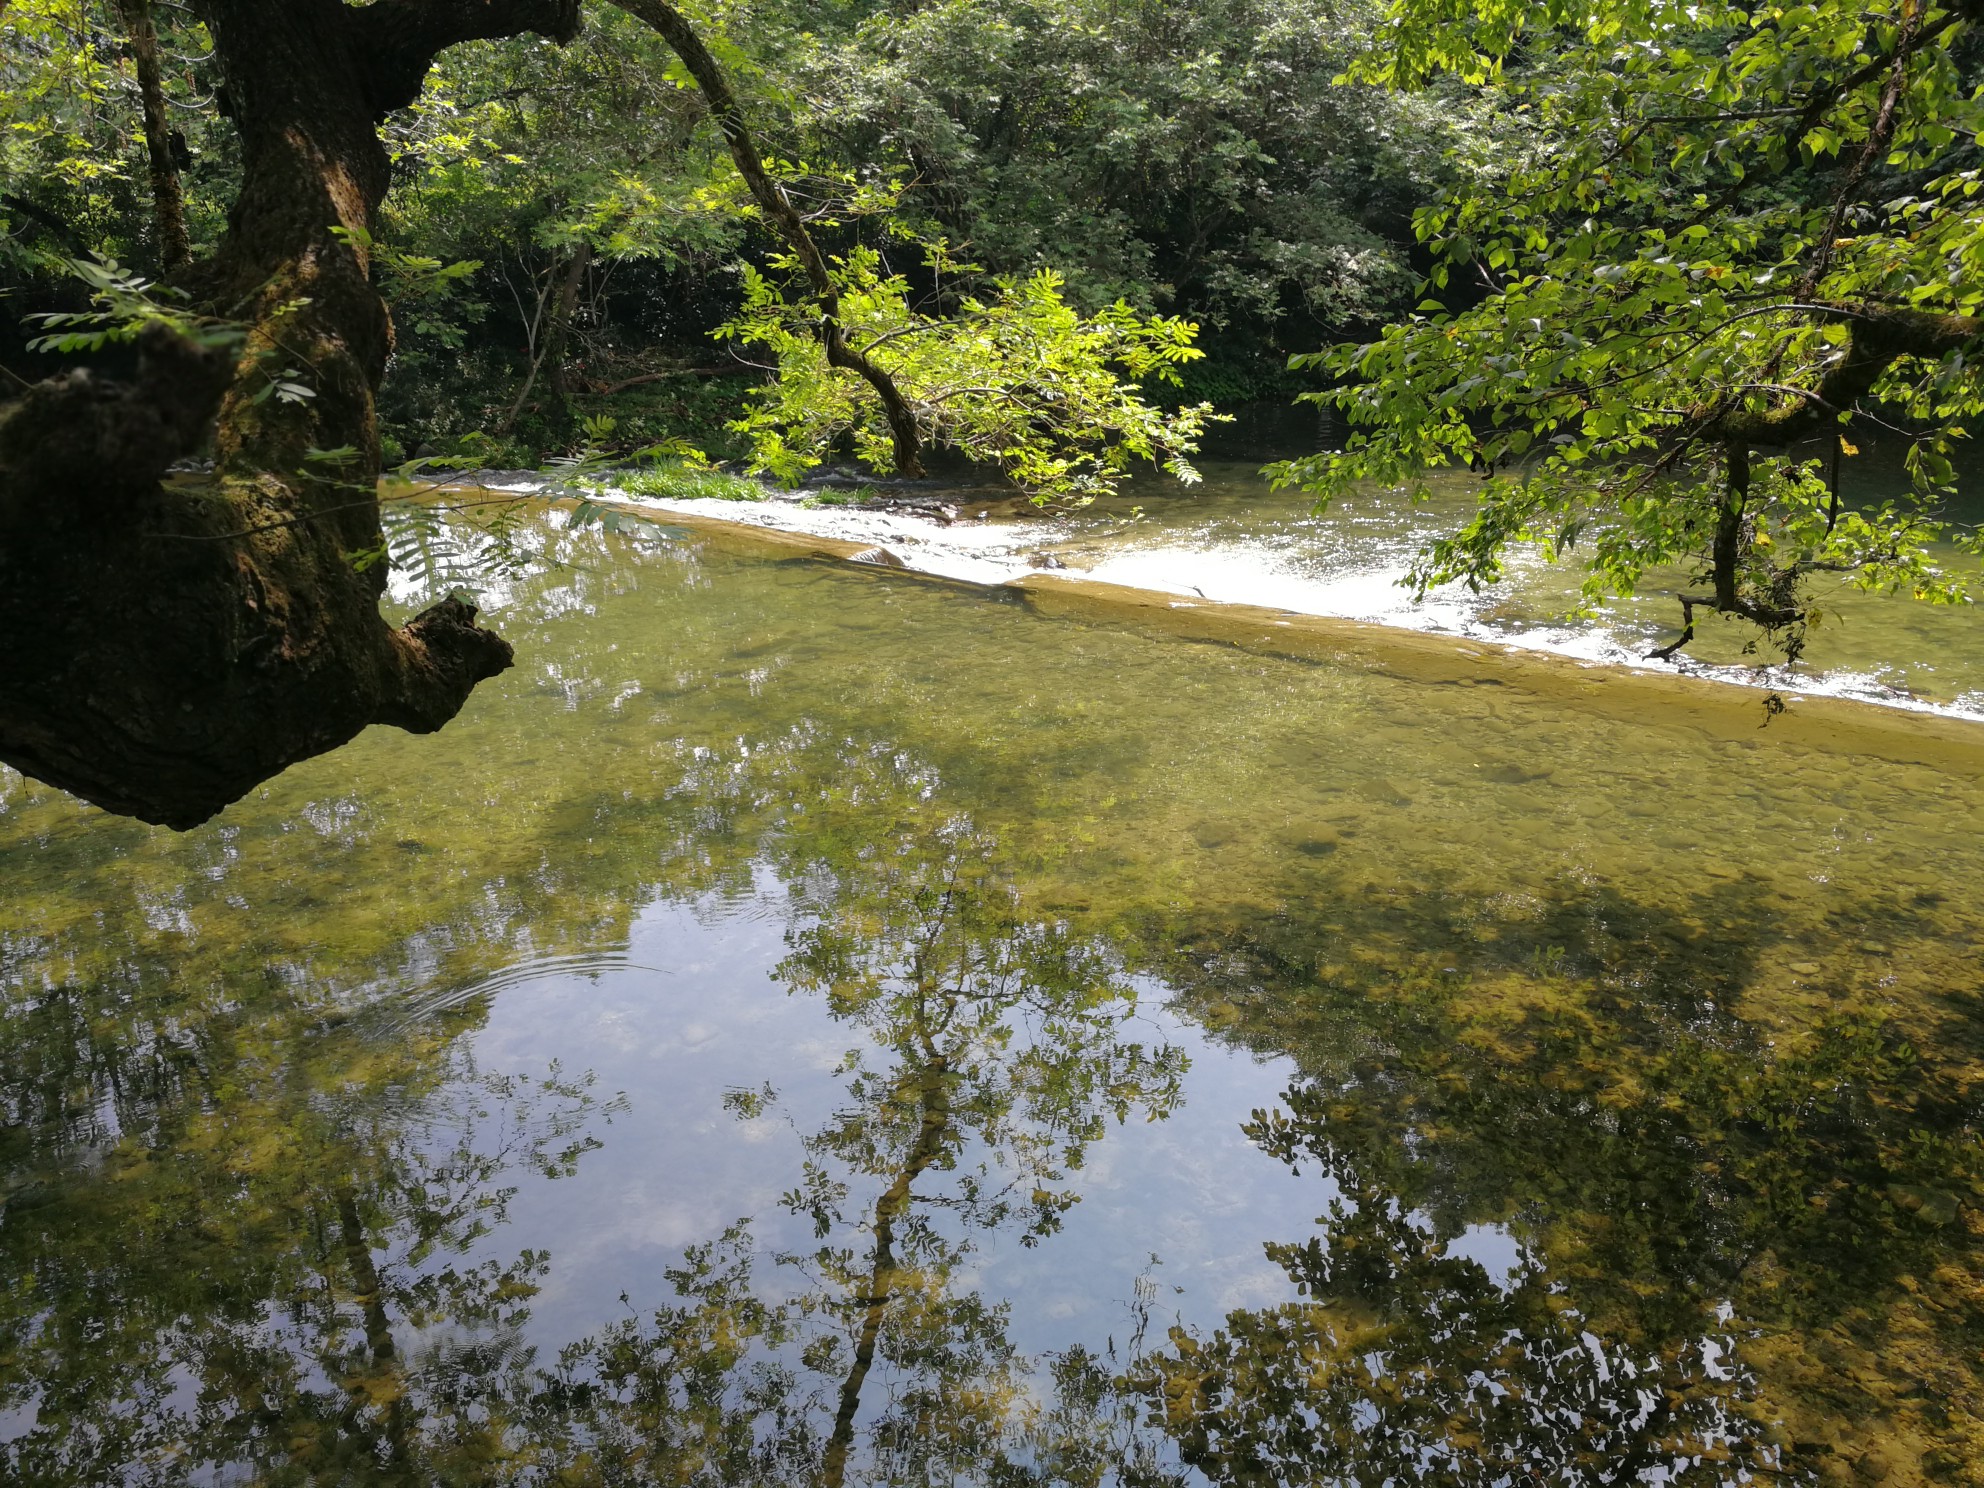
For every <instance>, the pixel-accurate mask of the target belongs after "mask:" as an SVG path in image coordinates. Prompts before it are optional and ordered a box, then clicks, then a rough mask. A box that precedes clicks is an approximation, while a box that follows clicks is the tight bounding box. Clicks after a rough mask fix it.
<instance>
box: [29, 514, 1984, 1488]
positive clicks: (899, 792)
mask: <svg viewBox="0 0 1984 1488" xmlns="http://www.w3.org/2000/svg"><path fill="white" fill-rule="evenodd" d="M543 556H544V558H545V560H546V561H545V564H544V565H543V567H542V570H541V571H540V572H538V573H536V574H535V575H534V576H531V577H528V578H526V579H524V580H523V581H521V582H519V583H518V584H516V585H514V586H512V587H510V588H507V589H506V590H504V591H503V592H502V593H501V594H500V595H499V596H498V598H499V599H500V600H501V603H502V608H503V613H502V614H501V616H500V620H501V624H502V626H503V628H504V630H505V632H506V633H507V634H508V635H510V637H511V638H512V639H513V640H515V641H516V642H517V645H518V652H519V657H520V663H519V666H518V668H517V669H516V670H515V671H513V672H511V673H509V674H507V675H506V676H505V677H504V678H502V679H499V680H498V681H497V682H495V683H493V684H488V685H485V687H484V688H483V689H482V690H481V691H480V692H478V694H477V697H476V699H475V700H474V702H473V703H472V704H471V706H470V708H469V709H468V711H467V712H466V713H465V714H464V716H463V717H462V718H461V719H460V720H459V721H458V722H457V723H456V724H454V725H451V726H450V728H449V729H447V730H445V731H444V732H443V733H441V734H439V735H437V736H434V737H432V738H428V739H418V740H416V739H411V738H408V737H406V736H403V735H399V734H394V733H389V732H385V731H374V732H372V733H369V734H367V735H366V736H365V737H363V738H362V739H361V740H359V741H358V742H357V743H356V744H354V745H353V746H351V747H350V748H348V749H346V750H343V751H340V752H338V753H337V754H335V755H333V756H331V757H329V758H326V759H323V760H318V761H314V762H312V763H310V764H308V765H306V766H303V767H300V768H298V769H296V770H293V771H291V772H289V773H288V774H287V775H285V776H284V777H282V778H281V779H280V780H278V781H276V782H274V783H273V784H271V785H270V786H269V787H267V788H266V789H264V790H263V791H262V792H260V793H259V794H258V795H257V796H256V797H255V798H253V799H250V800H248V801H245V802H243V803H241V804H240V805H239V806H237V807H235V808H233V809H231V810H230V811H229V812H227V813H226V814H224V815H223V816H222V817H221V818H220V819H219V820H218V821H216V822H214V823H212V824H209V825H208V826H207V827H204V828H202V829H200V830H199V831H197V832H193V833H189V834H185V835H183V836H175V835H172V834H169V833H165V832H158V831H153V830H150V829H146V828H143V827H139V826H135V825H133V824H131V823H128V822H124V821H119V820H115V819H111V818H107V817H105V816H103V815H101V814H100V813H96V812H92V811H89V810H87V809H85V808H81V807H78V806H76V805H74V804H73V803H72V802H70V801H68V800H67V799H65V798H63V797H61V796H59V795H58V794H56V793H54V792H50V791H46V790H44V789H42V788H40V787H36V786H33V785H30V784H26V783H23V782H21V781H20V780H19V779H18V778H17V777H13V776H6V777H4V778H3V780H4V783H0V884H4V886H5V892H4V908H0V998H3V999H4V1000H3V1001H0V1019H3V1020H4V1021H0V1040H4V1044H0V1048H4V1051H5V1053H4V1059H0V1099H4V1102H5V1106H4V1110H5V1122H6V1124H5V1126H4V1127H0V1201H4V1205H5V1208H4V1211H3V1212H0V1287H4V1292H3V1293H0V1296H4V1300H0V1439H3V1440H4V1443H5V1445H4V1447H0V1452H4V1457H0V1462H3V1463H4V1472H5V1475H6V1476H7V1477H8V1478H9V1480H12V1481H21V1482H32V1483H37V1484H40V1483H47V1484H64V1483H77V1484H84V1483H89V1484H94V1483H123V1482H130V1483H181V1482H184V1483H207V1482H225V1483H236V1482H266V1483H275V1484H287V1483H408V1484H412V1483H422V1484H425V1483H476V1484H481V1483H543V1484H580V1483H602V1484H604V1483H650V1482H669V1483H711V1484H715V1483H753V1482H762V1483H775V1482H777V1483H838V1482H846V1483H890V1484H898V1483H900V1484H910V1483H915V1484H930V1483H954V1482H955V1483H984V1484H1005V1483H1027V1482H1056V1483H1081V1484H1089V1483H1105V1482H1109V1483H1124V1484H1145V1483H1160V1482H1172V1481H1185V1482H1205V1481H1213V1482H1220V1483H1236V1484H1237V1483H1247V1484H1258V1483H1290V1484H1297V1483H1303V1484H1306V1483H1316V1482H1345V1483H1353V1482H1355V1483H1376V1482H1385V1481H1393V1482H1420V1481H1423V1482H1441V1483H1455V1482H1457V1483H1470V1484H1472V1483H1479V1484H1482V1485H1487V1484H1495V1483H1504V1482H1512V1481H1542V1482H1551V1483H1558V1482H1570V1483H1577V1482H1588V1483H1601V1482H1604V1483H1618V1482H1632V1481H1644V1482H1650V1483H1651V1482H1690V1483H1697V1482H1699V1483H1722V1482H1734V1481H1742V1480H1745V1479H1746V1478H1747V1479H1750V1480H1755V1479H1758V1478H1762V1479H1765V1480H1769V1481H1788V1482H1804V1481H1818V1482H1840V1483H1848V1482H1862V1481H1885V1482H1889V1483H1896V1484H1910V1483H1944V1482H1950V1483H1975V1482H1979V1481H1984V1467H1981V1466H1980V1464H1984V1418H1981V1417H1980V1413H1979V1412H1980V1407H1979V1406H1978V1404H1977V1402H1978V1401H1979V1400H1980V1399H1984V1380H1980V1377H1979V1376H1980V1374H1984V1363H1980V1360H1984V1255H1980V1246H1981V1245H1984V1181H1981V1180H1984V1161H1980V1158H1981V1157H1984V1153H1980V1146H1979V1128H1978V1098H1979V1081H1980V1078H1981V1077H1984V1000H1981V999H1980V995H1979V994H1980V988H1981V987H1984V976H1980V973H1979V971H1978V969H1977V946H1976V941H1977V937H1978V935H1979V932H1980V930H1984V914H1980V912H1979V905H1978V897H1977V893H1976V890H1975V885H1976V883H1977V882H1978V877H1979V869H1980V866H1984V848H1980V846H1979V844H1978V841H1977V834H1976V831H1975V825H1974V824H1975V822H1976V821H1977V820H1978V819H1979V816H1978V808H1979V806H1980V804H1984V802H1980V799H1979V798H1980V796H1984V783H1980V779H1979V772H1978V771H1977V770H1975V769H1971V768H1962V767H1961V761H1958V762H1957V763H1955V764H1952V765H1951V767H1950V768H1948V769H1944V768H1938V767H1933V766H1930V765H1927V764H1921V763H1903V762H1897V761H1894V760H1884V759H1880V758H1872V757H1856V756H1851V755H1846V754H1842V753H1839V752H1837V751H1831V750H1825V749H1819V748H1807V747H1803V746H1800V745H1797V744H1795V743H1792V742H1790V741H1789V740H1788V739H1787V738H1786V737H1785V736H1783V735H1782V734H1780V733H1773V732H1772V731H1770V730H1766V729H1761V728H1760V729H1757V730H1754V731H1749V730H1744V731H1741V732H1740V733H1736V734H1731V733H1729V732H1728V731H1723V732H1721V733H1717V734H1714V735H1711V734H1710V733H1707V732H1703V731H1700V730H1698V729H1697V728H1695V727H1694V726H1692V725H1691V724H1689V723H1687V722H1686V721H1684V720H1685V715H1683V714H1680V713H1672V712H1662V711H1659V710H1657V709H1650V710H1649V716H1648V717H1646V718H1644V719H1640V720H1634V721H1622V720H1620V719H1619V718H1617V717H1616V716H1598V715H1595V714H1592V713H1587V712H1581V711H1579V710H1577V709H1576V708H1574V707H1571V706H1568V705H1566V704H1565V703H1564V702H1562V701H1561V700H1557V699H1553V698H1550V697H1546V696H1543V695H1541V694H1539V693H1534V692H1529V691H1526V690H1524V689H1523V688H1521V687H1519V686H1514V685H1509V684H1506V683H1497V682H1493V681H1491V680H1489V679H1486V678H1484V679H1482V681H1481V685H1445V686H1435V685H1428V684H1422V683H1415V682H1411V681H1408V680H1405V679H1403V678H1400V677H1397V676H1392V675H1386V674H1385V673H1384V672H1382V671H1374V670H1369V669H1346V668H1332V667H1329V666H1325V665H1320V664H1314V663H1304V662H1301V661H1298V660H1291V659H1287V658H1282V657H1276V656H1269V655H1256V654H1249V653H1247V652H1244V651H1239V650H1234V649H1231V648H1227V647H1218V646H1211V645H1201V644H1192V643H1188V642H1185V641H1182V640H1180V639H1178V638H1176V637H1172V636H1166V635H1164V634H1161V633H1145V632H1142V631H1139V630H1137V629H1134V628H1130V627H1128V626H1116V625H1108V624H1082V623H1077V622H1075V621H1072V620H1066V619H1054V618H1049V617H1046V616H1043V615H1041V614H1037V613H1034V612H1032V611H1031V610H1030V609H1029V608H1028V607H1027V606H1026V605H1024V604H1022V603H1019V602H1017V600H1014V599H1001V598H999V597H996V596H986V595H982V594H976V593H970V592H965V591H960V590H955V589H947V588H943V587H940V586H935V585H932V584H930V583H927V582H924V581H920V580H918V579H917V578H915V577H914V576H902V575H890V574H882V573H877V574H873V575H866V574H861V573H857V572H849V571H847V570H843V569H835V568H830V567H827V566H824V565H820V564H814V563H804V562H800V563H776V562H769V561H760V560H750V559H743V558H735V557H727V556H723V555H721V554H718V553H716V552H713V551H711V550H709V549H707V548H704V547H702V546H700V545H699V544H698V543H697V542H696V541H695V540H693V539H691V538H689V537H687V536H686V535H683V534H675V535H670V534H669V533H667V532H660V533H650V534H645V535H642V536H638V537H634V538H607V537H604V536H601V535H598V534H590V535H585V536H580V537H574V536H571V535H563V536H556V537H551V538H548V539H547V549H546V552H545V554H544V555H543Z"/></svg>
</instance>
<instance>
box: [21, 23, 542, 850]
mask: <svg viewBox="0 0 1984 1488" xmlns="http://www.w3.org/2000/svg"><path fill="white" fill-rule="evenodd" d="M202 11H203V14H204V16H205V19H206V20H207V22H208V24H209V26H210V27H211V29H212V31H213V34H214V38H215V41H216V44H217V47H218V51H219V57H220V61H221V64H222V68H223V72H224V76H225V81H226V98H227V103H228V108H229V112H230V114H231V116H232V118H233V120H234V123H235V125H236V127H237V128H238V129H239V131H240V134H241V141H242V153H243V164H244V177H243V185H242V190H241V195H240V198H239V199H238V201H237V202H236V203H235V205H234V208H233V211H232V213H231V216H230V219H229V226H228V231H227V234H226V237H225V239H224V240H223V242H222V244H221V247H220V249H219V251H218V252H217V253H216V254H215V255H213V256H212V257H211V258H210V259H208V260H206V261H205V262H202V263H197V264H195V265H194V266H193V268H192V270H191V272H190V275H189V277H188V282H189V283H190V284H191V285H192V287H193V289H194V292H195V294H196V296H197V297H198V299H199V301H200V302H201V303H202V304H203V306H204V307H205V308H207V309H208V310H209V311H210V312H211V313H212V314H214V315H216V316H220V317H223V318H225V319H227V320H229V321H232V322H236V323H239V324H242V325H245V326H246V327H247V328H248V335H247V339H246V341H245V343H244V345H243V347H242V349H241V350H240V352H239V353H238V354H232V353H230V354H228V355H225V356H223V355H220V354H217V353H215V352H213V351H211V350H202V349H199V348H196V347H194V346H192V345H191V344H189V343H187V342H185V341H182V340H179V339H178V338H176V337H174V336H172V335H171V334H169V333H166V332H163V331H160V332H155V333H149V334H148V339H147V341H146V344H145V345H144V346H143V348H142V352H143V355H142V360H141V364H140V371H139V374H138V376H137V378H136V379H135V380H134V381H133V382H132V383H130V384H128V385H118V386H113V385H107V384H105V383H103V382H100V381H96V380H92V379H90V378H89V377H87V376H84V375H82V374H75V375H71V376H69V377H66V378H61V379H56V380H53V381H51V382H47V383H43V384H40V385H39V386H37V387H35V388H33V389H32V390H30V391H29V393H28V394H27V395H26V396H25V397H23V398H22V399H20V400H19V401H18V402H16V403H14V404H13V405H11V406H9V407H7V408H5V409H4V410H0V760H4V761H5V762H6V763H8V764H11V765H13V766H14V767H16V768H17V769H19V770H21V771H23V772H24V773H26V774H28V775H31V776H34V777H36V778H38V779H41V780H44V781H47V782H49V783H51V784H54V785H57V786H60V787H61V788H63V789H65V790H68V791H71V792H73V793H75V794H76V795H79V796H81V797H83V798H84V799H86V800H89V801H93V802H95V803H96V804H98V805H100V806H103V807H105V808H106V809H108V810H111V811H116V812H120V813H124V814H128V815H131V816H136V817H139V818H142V819H143V820H146V821H151V822H159V823H163V824H166V825H169V826H173V827H181V828H183V827H190V826H193V825H195V824H197V823H199V822H201V821H204V820H206V819H207V818H209V817H211V816H212V815H213V814H214V813H216V812H217V811H219V810H220V809H221V808H222V807H224V806H225V805H227V804H228V803H229V802H230V801H233V800H236V799H238V798H239V797H240V796H242V795H243V794H245V793H246V792H247V791H249V790H251V789H253V788H254V787H255V786H256V785H258V784H260V783H261V782H262V781H264V780H267V779H268V778H269V777H270V776H272V775H275V774H276V773H278V772H279V771H281V770H283V769H284V768H286V767H287V766H289V765H290V764H293V763H295V762H296V761H298V760H301V759H306V758H309V757H310V756H312V755H316V754H321V753H323V752H324V751H326V750H329V749H334V748H336V747H337V746H338V745H340V744H343V743H345V742H346V741H348V740H349V739H351V738H352V737H353V736H354V735H356V734H357V733H358V732H359V731H360V730H361V729H364V728H365V727H367V726H368V725H370V724H373V723H388V724H393V725H395V726H397V727H400V728H405V729H410V730H413V731H416V732H426V731H430V730H433V729H437V728H439V727H441V725H443V724H444V723H446V722H447V721H448V720H449V719H451V718H453V717H454V716H455V714H456V713H457V712H458V711H459V710H460V709H461V707H462V705H463V703H464V702H465V701H466V700H467V698H468V696H469V693H470V691H471V690H472V689H473V688H474V687H475V685H476V684H477V683H478V682H480V681H482V680H484V679H486V678H488V677H491V676H494V675H495V674H496V673H498V672H500V671H502V670H503V669H504V668H505V667H507V666H509V665H510V662H511V652H510V647H509V645H508V644H507V643H506V642H504V641H503V640H502V639H501V638H500V637H498V636H496V635H494V634H493V633H491V632H489V631H487V630H484V629H482V628H480V627H479V626H477V625H476V624H475V611H474V609H473V608H472V607H471V606H469V605H466V604H464V603H461V602H459V601H448V602H445V603H443V604H441V605H437V606H435V607H434V608H433V609H430V610H428V611H427V612H426V613H425V614H423V615H421V616H419V617H418V618H416V619H415V620H413V621H412V622H411V623H409V624H407V625H405V626H402V627H399V628H394V627H393V626H391V625H389V624H387V623H386V621H385V620H384V618H383V617H382V616H381V615H380V613H379V600H380V597H381V593H382V589H383V584H384V575H383V573H382V572H381V571H380V570H379V569H377V568H374V569H372V570H369V571H366V572H361V571H360V570H359V569H358V568H357V567H356V566H354V564H353V563H352V561H351V555H352V554H354V553H356V552H360V551H364V550H366V549H370V548H373V547H376V546H377V544H378V542H379V538H380V528H379V509H378V502H377V498H376V494H375V485H376V480H377V476H378V469H379V457H378V435H377V429H376V426H375V423H374V414H373V394H374V392H375V390H376V389H377V387H378V384H379V380H380V377H381V376H382V374H383V373H384V370H385V365H386V358H387V355H388V353H389V352H390V351H391V348H392V325H391V321H390V318H389V317H388V315H387V313H386V308H385V305H384V304H383V302H382V301H381V300H380V298H379V296H378V294H377V293H376V291H374V289H373V288H372V286H371V283H370V281H369V277H368V265H367V263H366V261H365V249H364V246H363V243H364V237H363V234H364V233H369V231H370V230H371V228H372V226H373V223H374V220H375V216H376V214H377V212H378V209H379V206H380V204H381V203H382V201H383V200H384V198H385V194H386V187H387V182H388V163H387V157H386V153H385V150H384V148H383V147H382V145H381V143H380V140H379V136H378V132H377V126H376V121H377V120H378V119H379V118H380V117H381V116H382V115H383V114H384V113H385V112H386V111H387V110H389V109H391V108H394V107H399V106H402V105H404V104H406V103H408V102H410V101H411V100H412V99H413V97H414V96H416V94H417V93H418V91H419V88H420V85H421V82H422V80H423V79H424V77H425V75H426V72H427V69H428V67H429V65H430V64H431V62H432V60H433V58H434V56H435V55H436V54H438V52H439V51H441V50H442V49H443V48H444V47H446V46H448V45H451V44H453V43H455V42H459V41H463V40H468V39H471V38H474V37H489V36H502V35H511V34H515V33H518V32H521V31H536V32H539V33H541V34H545V35H548V36H552V37H554V38H557V39H560V40H563V39H567V38H569V37H570V36H571V34H572V33H573V32H574V30H575V29H576V27H577V23H578V0H378V3H376V4H373V5H371V6H367V7H361V8H352V7H347V6H346V5H344V4H342V3H341V0H285V3H283V4H281V5H270V4H267V3H264V0H205V4H204V5H203V6H202ZM354 233H355V234H359V236H355V237H354V236H347V234H354ZM275 377H279V378H282V379H284V380H287V381H293V382H295V383H297V384H300V385H301V386H303V387H306V388H308V389H309V390H310V396H308V397H307V398H303V399H300V400H298V401H285V400H283V399H281V398H279V397H272V396H268V395H267V394H266V391H265V390H266V389H267V388H268V386H269V384H270V381H271V379H272V378H275ZM209 435H211V439H212V442H213V451H214V455H215V468H214V474H213V476H212V478H211V479H209V480H206V481H202V482H199V483H183V484H182V483H166V482H164V481H162V480H161V476H162V475H163V473H164V471H165V468H166V466H167V465H168V464H169V463H170V462H172V461H173V460H175V459H177V458H179V457H181V456H183V455H186V454H188V453H191V452H193V451H194V450H196V449H198V448H200V447H201V446H202V445H203V443H204V442H205V441H206V439H207V438H208V437H209ZM345 448H349V449H350V450H351V451H352V453H351V454H350V455H349V456H348V457H346V458H344V459H342V460H339V461H337V462H326V461H322V460H316V461H313V460H312V459H311V452H312V451H313V450H316V451H324V450H339V449H345Z"/></svg>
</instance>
